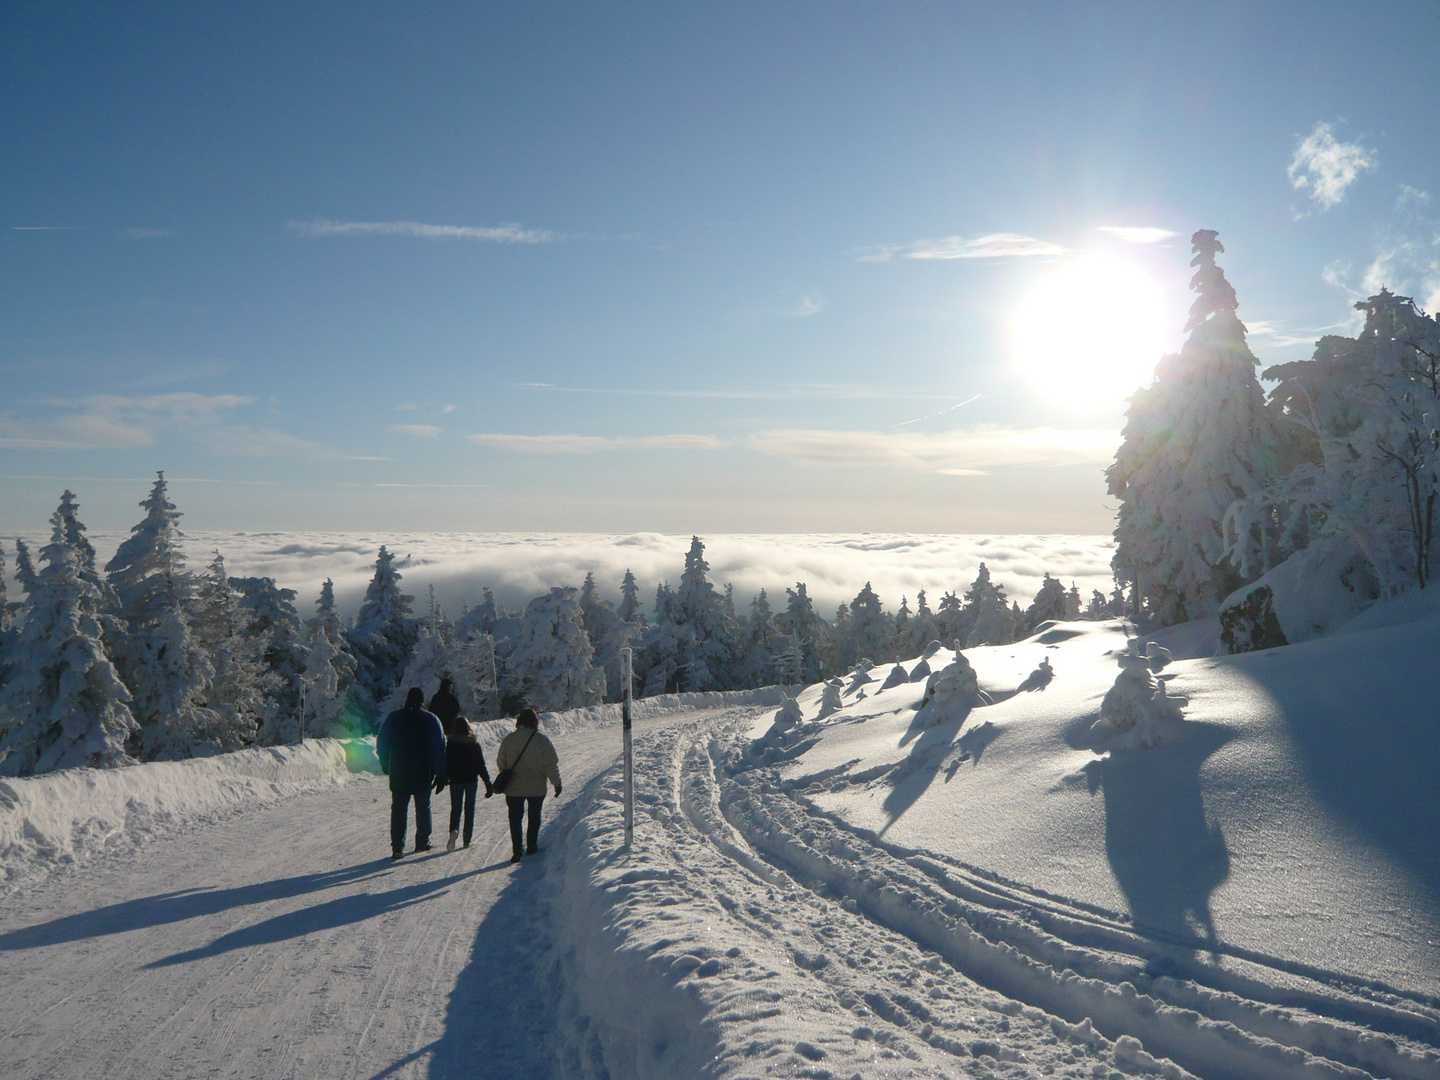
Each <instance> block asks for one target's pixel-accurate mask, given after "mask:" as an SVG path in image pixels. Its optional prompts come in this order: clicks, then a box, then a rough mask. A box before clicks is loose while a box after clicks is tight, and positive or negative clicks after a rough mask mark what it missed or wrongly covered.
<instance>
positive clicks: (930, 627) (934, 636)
mask: <svg viewBox="0 0 1440 1080" xmlns="http://www.w3.org/2000/svg"><path fill="white" fill-rule="evenodd" d="M939 639H940V624H939V623H937V622H936V621H935V613H934V612H933V611H931V610H930V606H929V604H927V603H926V601H925V590H924V589H921V590H920V591H919V592H917V593H916V594H915V616H914V618H912V619H911V620H910V646H909V648H908V649H906V650H905V651H904V652H902V653H901V654H900V659H902V660H908V659H910V658H911V657H912V656H919V655H920V654H921V653H923V652H924V651H925V646H926V645H929V644H930V642H932V641H938V640H939Z"/></svg>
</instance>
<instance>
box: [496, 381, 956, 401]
mask: <svg viewBox="0 0 1440 1080" xmlns="http://www.w3.org/2000/svg"><path fill="white" fill-rule="evenodd" d="M510 385H511V386H512V387H514V388H515V389H517V390H541V391H547V392H550V393H555V394H600V395H603V396H607V397H655V398H702V399H704V398H714V399H717V400H723V401H796V400H801V399H804V398H815V399H818V400H826V401H832V400H833V401H855V400H860V399H864V400H873V399H876V398H886V399H905V400H908V399H924V400H933V399H934V394H932V393H930V392H928V391H923V392H922V391H918V390H917V391H905V392H896V391H894V390H888V389H884V388H881V387H878V386H871V385H867V384H860V383H798V384H796V385H793V386H780V387H772V388H767V389H761V390H654V389H646V388H638V387H636V388H631V387H623V386H557V385H555V384H554V383H543V382H526V383H511V384H510Z"/></svg>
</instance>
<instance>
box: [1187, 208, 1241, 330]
mask: <svg viewBox="0 0 1440 1080" xmlns="http://www.w3.org/2000/svg"><path fill="white" fill-rule="evenodd" d="M1190 250H1191V251H1193V252H1194V253H1195V258H1193V259H1191V260H1190V265H1191V266H1193V267H1196V270H1195V276H1194V277H1192V278H1191V279H1190V288H1192V289H1194V290H1195V292H1197V293H1198V294H1199V295H1198V296H1196V297H1195V302H1194V303H1193V304H1191V305H1190V318H1189V320H1188V321H1187V322H1186V323H1185V332H1186V333H1187V334H1188V333H1189V332H1190V331H1191V330H1194V329H1195V328H1196V327H1197V326H1199V325H1200V324H1201V323H1203V322H1204V321H1205V320H1206V319H1208V318H1210V316H1211V315H1214V314H1215V313H1216V312H1219V311H1228V312H1231V313H1232V314H1233V313H1234V311H1235V309H1236V308H1238V307H1239V306H1240V302H1239V301H1238V300H1236V299H1235V289H1234V287H1233V286H1232V285H1231V284H1230V282H1228V281H1226V280H1225V271H1224V270H1221V269H1220V267H1219V266H1217V265H1216V264H1215V256H1216V255H1217V254H1219V253H1220V252H1223V251H1224V250H1225V245H1224V244H1222V243H1220V234H1219V233H1218V232H1216V231H1215V230H1214V229H1198V230H1196V232H1195V235H1194V236H1192V237H1191V238H1190Z"/></svg>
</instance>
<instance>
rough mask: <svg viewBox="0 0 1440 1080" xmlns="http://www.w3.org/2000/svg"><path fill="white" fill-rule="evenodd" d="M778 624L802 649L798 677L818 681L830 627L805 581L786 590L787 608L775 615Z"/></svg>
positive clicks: (794, 643)
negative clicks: (807, 589)
mask: <svg viewBox="0 0 1440 1080" xmlns="http://www.w3.org/2000/svg"><path fill="white" fill-rule="evenodd" d="M775 625H776V626H777V627H778V628H779V630H780V632H781V633H783V634H785V635H787V636H788V637H789V638H790V639H791V641H792V643H793V645H794V647H795V648H796V649H798V650H799V652H800V671H799V676H800V679H799V681H801V682H804V683H813V682H819V681H820V679H821V678H822V677H823V674H824V671H825V666H824V660H823V655H824V652H825V650H826V648H827V646H828V642H829V633H830V628H829V627H828V626H827V625H826V623H825V620H824V619H823V618H821V617H820V613H819V612H818V611H816V610H815V605H814V603H813V602H812V601H811V599H810V594H809V593H808V592H807V591H806V589H805V583H804V582H803V581H797V582H796V583H795V588H793V589H786V590H785V610H784V611H782V612H780V613H779V614H778V615H776V616H775Z"/></svg>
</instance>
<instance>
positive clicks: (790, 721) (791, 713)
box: [775, 697, 805, 731]
mask: <svg viewBox="0 0 1440 1080" xmlns="http://www.w3.org/2000/svg"><path fill="white" fill-rule="evenodd" d="M804 719H805V714H804V713H803V712H802V711H801V710H800V702H798V701H796V700H795V699H794V698H793V697H787V698H786V699H785V701H784V702H783V703H782V704H781V706H780V708H779V709H778V710H777V711H776V713H775V730H777V731H788V730H789V729H790V728H792V727H794V726H795V725H796V724H798V723H800V722H801V721H802V720H804Z"/></svg>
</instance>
